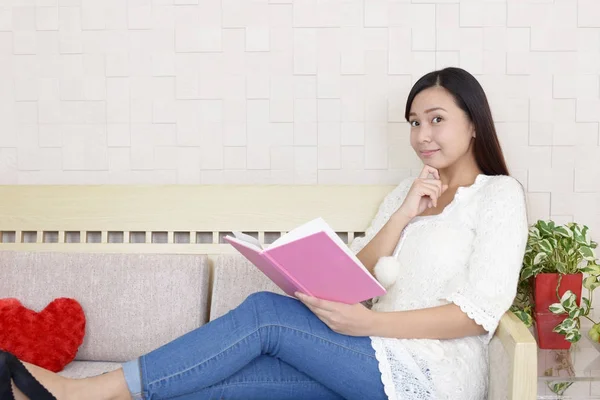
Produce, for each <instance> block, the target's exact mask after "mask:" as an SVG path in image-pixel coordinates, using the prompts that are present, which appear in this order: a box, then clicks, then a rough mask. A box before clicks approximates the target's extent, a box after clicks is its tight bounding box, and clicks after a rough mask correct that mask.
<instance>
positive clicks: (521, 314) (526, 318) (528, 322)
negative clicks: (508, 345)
mask: <svg viewBox="0 0 600 400" xmlns="http://www.w3.org/2000/svg"><path fill="white" fill-rule="evenodd" d="M513 313H514V314H515V315H516V316H517V317H518V318H519V319H520V320H521V321H523V323H524V324H525V326H527V327H528V328H529V327H531V326H532V325H533V318H531V314H529V313H526V312H525V311H522V310H516V311H513Z"/></svg>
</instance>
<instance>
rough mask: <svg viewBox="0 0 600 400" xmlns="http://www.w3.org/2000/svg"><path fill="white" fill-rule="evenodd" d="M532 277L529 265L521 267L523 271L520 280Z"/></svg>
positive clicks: (531, 269)
mask: <svg viewBox="0 0 600 400" xmlns="http://www.w3.org/2000/svg"><path fill="white" fill-rule="evenodd" d="M532 276H534V273H533V268H532V267H531V266H529V265H528V266H526V267H523V269H522V270H521V280H522V281H524V280H526V279H529V278H531V277H532Z"/></svg>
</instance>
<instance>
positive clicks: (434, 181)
mask: <svg viewBox="0 0 600 400" xmlns="http://www.w3.org/2000/svg"><path fill="white" fill-rule="evenodd" d="M423 184H425V185H429V186H432V187H435V189H436V190H437V193H438V197H439V196H441V195H442V181H440V180H437V179H426V180H424V181H423Z"/></svg>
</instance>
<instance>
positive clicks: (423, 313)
mask: <svg viewBox="0 0 600 400" xmlns="http://www.w3.org/2000/svg"><path fill="white" fill-rule="evenodd" d="M371 316H372V318H373V323H372V330H373V331H372V332H371V333H370V335H371V336H381V337H391V338H398V339H439V340H442V339H455V338H461V337H465V336H478V335H482V334H484V333H485V332H486V330H485V329H484V328H483V327H482V326H481V325H478V324H477V323H476V322H475V321H474V320H473V319H471V318H469V317H468V316H467V314H465V313H464V312H463V311H462V310H461V309H460V307H459V306H457V305H456V304H446V305H442V306H437V307H431V308H425V309H420V310H410V311H392V312H376V311H373V313H372V314H371Z"/></svg>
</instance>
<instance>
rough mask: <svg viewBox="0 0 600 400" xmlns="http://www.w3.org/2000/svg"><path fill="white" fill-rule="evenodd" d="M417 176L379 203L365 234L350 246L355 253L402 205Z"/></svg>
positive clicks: (406, 180)
mask: <svg viewBox="0 0 600 400" xmlns="http://www.w3.org/2000/svg"><path fill="white" fill-rule="evenodd" d="M414 179H415V178H406V179H404V180H403V181H402V182H400V184H398V186H396V187H395V188H394V190H392V191H391V192H390V193H388V194H387V195H386V196H385V197H384V199H383V200H382V201H381V203H380V204H379V208H378V209H377V213H376V214H375V217H374V218H373V219H372V220H371V223H370V224H369V226H368V227H367V230H366V231H365V235H364V236H360V237H357V238H354V240H352V243H350V245H349V247H350V250H352V252H354V254H356V253H358V252H359V251H361V250H362V249H363V248H364V247H365V246H366V245H367V244H368V243H369V242H370V241H371V240H372V239H373V237H375V235H377V233H378V232H379V231H380V230H381V228H383V226H384V225H385V224H386V223H387V221H388V219H389V218H390V216H391V215H392V214H393V213H394V212H395V211H396V210H397V209H398V207H400V206H401V205H402V203H403V202H404V198H405V197H406V194H407V193H408V190H409V189H410V186H411V184H412V182H413V181H414Z"/></svg>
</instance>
